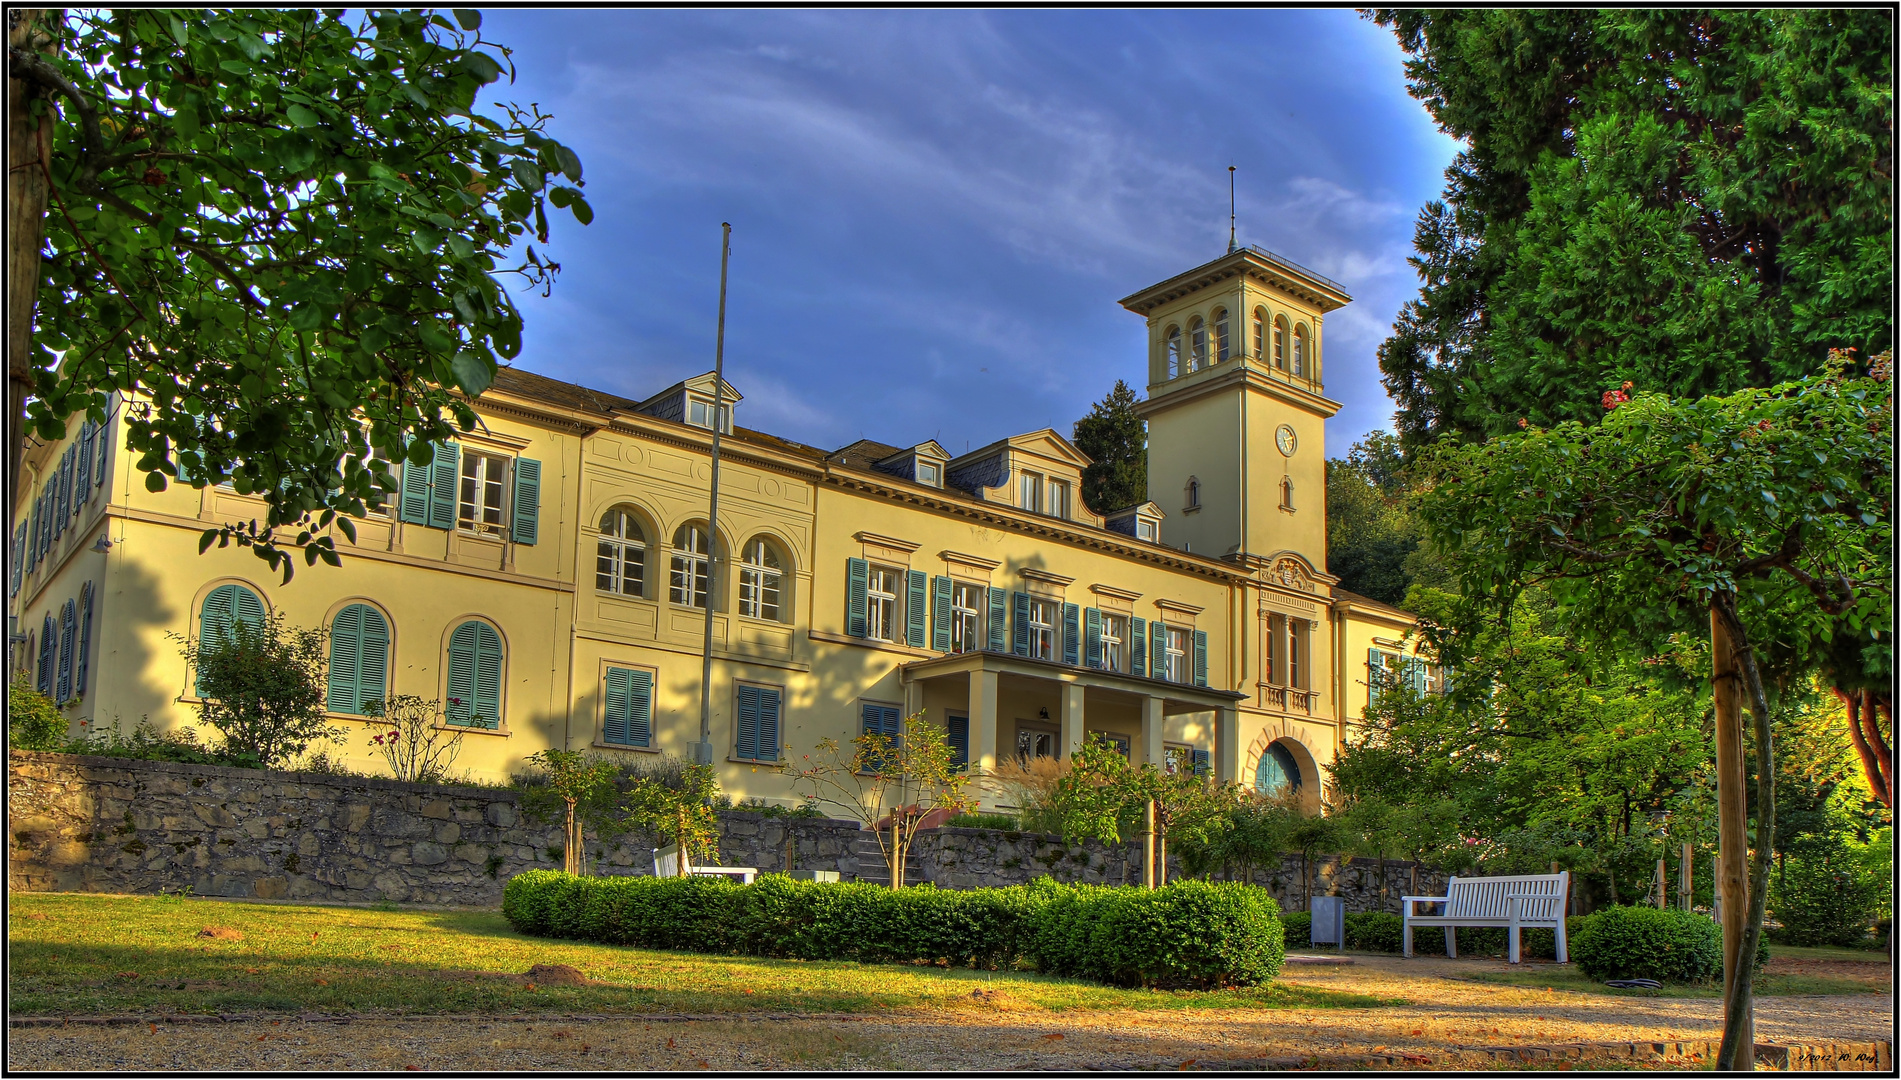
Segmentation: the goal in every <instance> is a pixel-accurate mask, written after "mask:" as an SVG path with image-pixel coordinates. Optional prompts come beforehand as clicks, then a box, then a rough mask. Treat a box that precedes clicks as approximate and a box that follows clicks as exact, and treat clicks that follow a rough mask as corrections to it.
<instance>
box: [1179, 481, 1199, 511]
mask: <svg viewBox="0 0 1901 1080" xmlns="http://www.w3.org/2000/svg"><path fill="white" fill-rule="evenodd" d="M1200 508H1201V481H1200V480H1198V479H1196V478H1195V477H1192V476H1191V477H1189V478H1188V484H1187V486H1185V487H1184V488H1183V489H1182V509H1184V510H1199V509H1200Z"/></svg>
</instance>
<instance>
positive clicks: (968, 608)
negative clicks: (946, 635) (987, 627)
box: [950, 581, 989, 653]
mask: <svg viewBox="0 0 1901 1080" xmlns="http://www.w3.org/2000/svg"><path fill="white" fill-rule="evenodd" d="M988 591H989V590H988V588H987V587H986V586H983V585H972V584H969V583H967V582H962V581H959V582H956V583H955V584H953V585H951V648H950V651H951V652H954V653H966V652H981V651H982V650H983V647H984V636H983V609H984V602H985V600H986V599H987V597H986V595H985V594H986V593H987V592H988Z"/></svg>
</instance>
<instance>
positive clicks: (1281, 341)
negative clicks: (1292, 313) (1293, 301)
mask: <svg viewBox="0 0 1901 1080" xmlns="http://www.w3.org/2000/svg"><path fill="white" fill-rule="evenodd" d="M1274 366H1275V367H1277V368H1279V369H1281V370H1282V371H1286V370H1287V320H1285V319H1275V320H1274Z"/></svg>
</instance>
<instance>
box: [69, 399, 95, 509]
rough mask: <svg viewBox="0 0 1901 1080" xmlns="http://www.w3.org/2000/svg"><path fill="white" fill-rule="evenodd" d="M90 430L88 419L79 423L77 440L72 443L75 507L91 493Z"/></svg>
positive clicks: (91, 429)
mask: <svg viewBox="0 0 1901 1080" xmlns="http://www.w3.org/2000/svg"><path fill="white" fill-rule="evenodd" d="M92 432H93V427H92V421H90V420H88V421H86V422H85V423H84V424H81V425H80V427H79V441H78V442H76V443H74V444H73V446H74V452H73V467H74V468H75V469H76V470H77V472H76V473H75V474H74V476H73V505H74V507H75V508H77V507H78V506H79V504H81V503H84V502H85V501H86V499H87V498H88V497H89V496H91V495H92Z"/></svg>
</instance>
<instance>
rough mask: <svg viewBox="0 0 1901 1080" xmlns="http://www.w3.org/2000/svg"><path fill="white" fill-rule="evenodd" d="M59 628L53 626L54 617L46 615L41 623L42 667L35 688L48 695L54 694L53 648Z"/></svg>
mask: <svg viewBox="0 0 1901 1080" xmlns="http://www.w3.org/2000/svg"><path fill="white" fill-rule="evenodd" d="M58 633H59V630H58V629H57V628H55V627H54V626H53V617H52V616H51V615H48V616H46V620H45V621H44V622H42V623H41V624H40V668H39V671H38V672H37V675H38V676H39V677H38V678H37V679H35V680H34V689H36V690H38V691H39V692H40V693H42V694H45V695H46V696H47V697H52V696H53V648H54V645H55V643H56V640H57V638H56V635H57V634H58Z"/></svg>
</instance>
